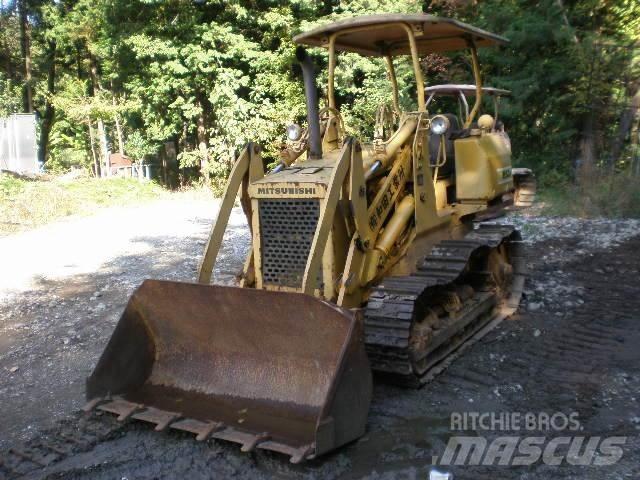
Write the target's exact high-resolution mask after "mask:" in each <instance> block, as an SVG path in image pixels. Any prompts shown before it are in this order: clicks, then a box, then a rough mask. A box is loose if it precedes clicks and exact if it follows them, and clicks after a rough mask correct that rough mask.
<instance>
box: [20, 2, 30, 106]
mask: <svg viewBox="0 0 640 480" xmlns="http://www.w3.org/2000/svg"><path fill="white" fill-rule="evenodd" d="M18 14H19V16H20V50H21V52H22V60H23V62H24V110H25V111H26V112H27V113H31V112H33V91H32V87H31V45H30V41H29V18H28V12H27V0H19V2H18Z"/></svg>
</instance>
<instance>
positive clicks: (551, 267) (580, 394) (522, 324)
mask: <svg viewBox="0 0 640 480" xmlns="http://www.w3.org/2000/svg"><path fill="white" fill-rule="evenodd" d="M216 208H217V204H216V203H215V202H214V201H204V200H194V199H192V198H188V197H181V196H179V195H178V196H176V198H175V199H173V200H172V201H161V202H156V203H152V204H149V205H145V206H142V207H139V208H126V209H114V210H111V211H105V212H102V213H100V214H98V215H96V216H94V217H90V218H79V219H70V220H68V221H65V222H61V223H57V224H53V225H50V226H47V227H45V228H41V229H38V230H34V231H31V232H27V233H23V234H19V235H14V236H11V237H6V238H2V239H0V265H2V266H3V269H2V275H1V276H0V372H1V377H0V402H1V404H2V414H3V415H2V416H0V450H5V449H6V448H7V447H9V446H11V445H15V444H16V443H18V442H20V441H23V440H26V439H28V438H30V437H33V436H34V435H36V434H37V435H43V434H42V433H41V432H42V431H45V432H46V431H47V429H49V432H50V433H51V432H53V434H54V435H55V434H56V432H57V431H58V430H59V429H60V428H61V427H60V425H62V424H61V423H60V419H63V418H65V417H69V416H70V415H72V413H71V412H74V411H77V409H78V408H79V407H80V406H81V405H82V403H83V398H84V379H85V378H86V376H87V375H88V374H89V373H90V371H91V370H92V368H93V365H94V363H95V361H96V360H97V358H98V356H99V354H100V353H101V352H102V350H103V348H104V345H105V343H106V340H107V339H108V338H109V336H110V335H111V333H112V331H113V328H114V326H115V324H116V322H117V320H118V318H119V315H120V313H121V311H122V308H123V306H124V304H125V302H126V299H127V298H128V297H129V295H130V294H131V292H132V291H133V289H135V287H136V286H137V285H138V284H139V283H140V282H141V281H142V280H143V279H144V278H148V277H153V278H162V279H174V280H175V279H181V280H193V278H194V277H195V273H196V269H197V263H198V260H199V258H200V255H201V253H202V249H203V246H204V242H205V239H206V236H207V233H208V231H209V228H210V225H211V222H212V219H213V217H214V215H215V211H216ZM500 221H501V222H504V223H515V224H517V225H518V226H519V227H520V229H521V230H522V231H523V235H524V236H525V238H526V241H527V242H528V243H529V244H530V251H531V256H530V266H531V269H532V274H531V278H530V279H529V281H528V284H527V290H526V297H525V300H524V302H523V305H522V308H521V310H520V313H519V314H518V315H516V316H515V317H514V321H508V322H504V323H502V324H501V325H500V326H499V327H498V328H497V329H496V330H494V331H493V332H492V333H491V334H489V335H488V336H487V337H485V339H483V341H481V342H479V343H478V344H476V345H475V346H473V347H472V348H470V349H469V350H468V351H467V352H465V354H464V355H463V356H462V357H461V358H459V359H458V360H457V361H456V362H454V364H453V365H452V366H451V367H450V368H449V369H448V370H447V371H446V372H445V373H444V374H443V375H441V376H440V377H438V379H437V380H436V381H435V382H433V383H432V384H430V385H429V386H427V387H426V388H423V389H421V390H416V391H411V390H403V389H398V388H394V387H390V386H385V385H380V384H376V387H375V390H374V399H373V404H372V409H371V413H370V417H369V424H368V434H367V435H366V436H365V437H364V438H362V439H361V440H359V441H358V442H355V443H354V444H352V445H350V446H348V447H346V448H344V449H342V450H340V451H339V452H337V453H334V454H332V455H329V456H327V457H325V458H323V459H319V460H316V461H314V462H310V463H308V464H305V465H303V466H299V467H292V466H290V465H289V464H288V463H286V460H284V459H283V458H282V457H281V456H278V455H272V454H269V453H263V452H258V453H255V454H251V455H246V454H241V453H240V452H239V449H238V448H237V446H234V445H228V444H225V443H224V442H216V441H211V442H208V443H206V444H197V443H196V442H194V441H193V440H192V439H191V438H190V436H188V435H181V434H179V433H171V434H157V433H154V432H153V431H152V430H151V429H150V428H149V427H147V426H146V425H141V424H138V423H132V424H128V425H126V426H123V427H121V428H120V429H119V430H118V433H117V434H116V435H115V436H112V437H110V441H105V442H101V443H99V444H98V445H96V446H95V448H91V449H90V450H89V451H87V452H85V453H79V454H77V455H73V456H71V457H69V458H67V459H66V460H64V461H62V462H59V463H56V464H54V465H53V466H51V467H48V468H46V469H44V470H42V471H37V472H33V473H32V474H31V477H33V478H73V479H76V478H100V479H102V478H104V479H111V478H177V477H188V478H211V476H212V475H213V474H214V473H217V474H218V475H220V476H223V477H228V476H237V477H239V478H274V477H278V478H338V477H342V478H362V477H367V478H425V477H426V475H427V470H428V468H429V465H430V464H431V462H432V456H433V455H441V454H442V452H443V449H444V445H445V444H446V442H447V438H448V437H449V436H450V435H451V431H450V430H449V417H450V414H451V412H455V411H480V412H491V411H493V412H500V411H519V412H531V411H533V412H540V411H547V412H554V411H565V412H566V411H577V412H578V413H579V414H580V420H581V423H582V424H583V427H584V429H585V431H586V432H588V433H589V434H591V435H602V436H610V435H616V434H618V435H625V436H627V437H628V439H627V444H626V445H625V455H624V456H623V459H622V460H621V461H620V462H619V463H618V464H617V465H615V466H614V467H609V468H607V469H603V468H595V467H573V466H565V465H563V466H562V467H553V468H552V467H547V466H544V465H538V466H536V467H535V468H534V467H532V468H526V469H522V468H521V469H519V470H518V469H515V470H508V471H507V470H504V469H502V470H500V471H499V472H498V473H500V475H499V477H495V476H494V475H495V474H496V471H495V470H491V469H489V468H488V467H485V468H484V469H483V467H474V468H464V469H463V468H462V467H456V468H454V470H455V471H456V474H458V477H457V478H474V479H478V478H487V479H488V478H521V479H548V478H567V479H568V478H575V479H578V478H580V479H586V478H594V479H595V478H598V479H602V478H606V479H609V478H610V479H626V478H633V479H635V478H639V477H640V467H638V465H640V449H639V448H638V447H640V441H639V440H638V430H639V429H640V412H639V408H638V400H637V399H636V397H637V395H638V393H637V392H638V388H640V380H639V379H640V370H639V368H640V367H638V365H640V353H639V352H638V351H637V348H636V346H637V344H638V342H640V325H639V324H638V320H639V318H638V311H640V298H639V297H640V296H639V295H638V291H639V289H638V285H637V279H638V272H639V269H640V259H639V257H638V256H637V251H638V249H639V248H640V237H639V235H640V222H638V221H635V220H606V219H595V220H582V219H569V218H548V217H544V216H541V215H540V214H539V213H536V212H535V211H532V212H530V213H527V214H520V215H510V216H509V217H506V218H504V219H501V220H500ZM248 243H249V233H248V230H247V228H246V225H245V222H244V220H243V218H242V214H241V212H240V211H239V210H236V211H234V214H233V216H232V219H231V223H230V231H229V232H228V237H227V238H226V241H225V243H224V247H223V251H222V259H221V261H220V262H219V265H218V266H217V271H216V274H217V276H218V278H219V279H220V281H222V282H228V281H230V280H231V279H232V278H233V273H234V272H235V269H236V268H238V267H239V266H240V265H241V263H242V260H243V257H244V252H245V251H246V248H247V246H248ZM99 421H102V422H107V423H108V422H111V421H112V419H110V418H102V419H99ZM26 445H29V441H27V443H26ZM494 468H495V467H494ZM498 468H500V467H498ZM1 475H2V474H1V473H0V477H1Z"/></svg>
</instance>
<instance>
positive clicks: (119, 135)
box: [113, 98, 124, 156]
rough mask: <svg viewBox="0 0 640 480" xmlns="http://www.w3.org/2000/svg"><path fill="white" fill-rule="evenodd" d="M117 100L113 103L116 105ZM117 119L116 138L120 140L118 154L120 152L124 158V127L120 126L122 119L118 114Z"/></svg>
mask: <svg viewBox="0 0 640 480" xmlns="http://www.w3.org/2000/svg"><path fill="white" fill-rule="evenodd" d="M115 101H116V100H115V98H114V99H113V102H114V104H115ZM114 117H115V123H116V136H117V138H118V152H120V155H122V156H124V140H123V139H122V125H120V117H119V116H118V114H117V113H116V114H115V115H114Z"/></svg>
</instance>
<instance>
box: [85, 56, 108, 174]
mask: <svg viewBox="0 0 640 480" xmlns="http://www.w3.org/2000/svg"><path fill="white" fill-rule="evenodd" d="M89 64H90V65H89V73H90V75H91V87H92V93H93V96H94V97H95V96H96V95H97V93H98V92H100V91H101V90H102V85H101V84H100V79H99V77H98V62H97V60H96V57H95V56H94V55H93V54H92V53H89ZM98 141H99V143H100V158H101V159H102V165H103V166H104V170H103V172H102V176H103V177H108V176H110V175H111V168H110V165H109V147H108V142H107V130H106V128H105V126H104V121H103V120H102V119H101V118H99V119H98Z"/></svg>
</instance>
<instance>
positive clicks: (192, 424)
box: [83, 396, 315, 463]
mask: <svg viewBox="0 0 640 480" xmlns="http://www.w3.org/2000/svg"><path fill="white" fill-rule="evenodd" d="M83 410H84V411H85V412H91V411H96V410H97V411H102V412H107V413H111V414H114V415H117V417H118V421H121V422H124V421H127V420H129V419H133V420H140V421H144V422H147V423H151V424H154V425H155V428H154V430H156V431H164V430H166V429H173V430H181V431H183V432H189V433H193V434H195V435H196V440H198V441H201V442H202V441H207V440H209V439H211V438H215V439H218V440H226V441H229V442H233V443H237V444H240V445H241V446H242V447H241V450H242V451H243V452H251V451H253V450H255V449H258V448H259V449H263V450H271V451H273V452H278V453H282V454H284V455H288V456H289V457H290V462H291V463H300V462H303V461H304V460H307V459H311V458H313V457H314V453H315V444H309V445H302V446H293V445H288V444H286V443H283V442H279V441H277V440H274V439H273V437H272V436H271V435H270V434H269V433H268V432H263V433H260V434H254V433H250V432H246V431H243V430H242V429H240V428H238V427H235V426H230V425H225V424H224V423H223V422H215V421H209V422H203V421H201V420H196V419H193V418H185V417H184V416H183V415H182V414H181V413H179V412H169V411H166V410H161V409H159V408H156V407H150V406H145V405H143V404H140V403H134V402H130V401H128V400H125V399H124V398H122V397H118V396H114V397H104V398H95V399H93V400H91V401H90V402H88V403H87V404H86V405H85V406H84V407H83Z"/></svg>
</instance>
